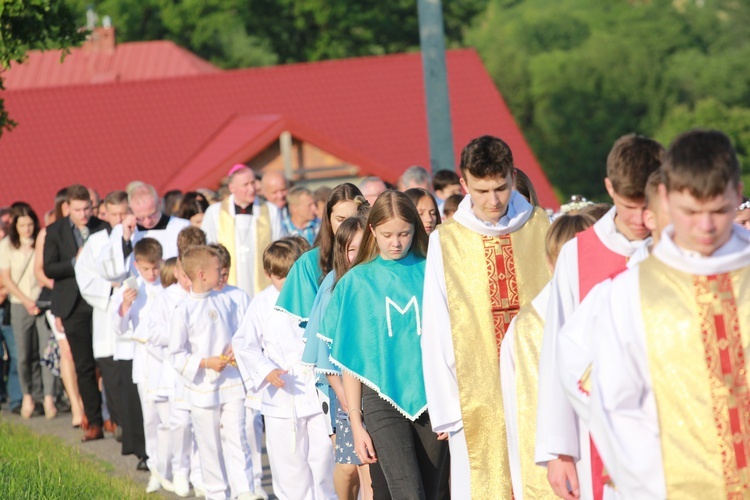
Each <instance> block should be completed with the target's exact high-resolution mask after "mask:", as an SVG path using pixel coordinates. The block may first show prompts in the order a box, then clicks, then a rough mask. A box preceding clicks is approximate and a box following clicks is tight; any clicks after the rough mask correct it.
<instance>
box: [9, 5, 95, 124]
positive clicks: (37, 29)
mask: <svg viewBox="0 0 750 500" xmlns="http://www.w3.org/2000/svg"><path fill="white" fill-rule="evenodd" d="M84 38H85V33H83V32H81V31H79V30H78V29H77V28H76V22H75V16H74V13H73V11H72V10H71V9H70V7H69V6H68V5H67V4H66V3H65V2H64V1H63V0H26V1H24V0H1V1H0V70H2V69H8V68H9V67H10V63H11V62H18V63H20V62H23V60H24V58H25V57H26V53H27V52H28V51H29V50H47V49H68V48H70V47H73V46H75V45H78V44H80V43H81V42H82V41H83V40H84ZM0 90H3V83H2V75H0ZM13 125H15V123H14V122H13V121H12V120H11V119H10V116H9V115H8V112H7V110H6V109H5V106H4V102H3V100H2V99H0V135H2V133H3V131H5V130H9V129H10V128H12V127H13Z"/></svg>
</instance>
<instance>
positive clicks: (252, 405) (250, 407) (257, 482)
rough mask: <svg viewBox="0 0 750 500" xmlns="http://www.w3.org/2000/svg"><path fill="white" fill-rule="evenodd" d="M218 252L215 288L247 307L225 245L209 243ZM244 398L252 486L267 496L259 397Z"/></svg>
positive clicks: (254, 394) (253, 394) (254, 393)
mask: <svg viewBox="0 0 750 500" xmlns="http://www.w3.org/2000/svg"><path fill="white" fill-rule="evenodd" d="M209 246H210V247H211V248H215V249H216V250H217V251H218V252H219V261H220V262H221V284H220V285H219V288H217V289H216V291H217V292H221V293H223V294H225V295H226V297H227V298H228V299H229V300H232V301H235V302H238V303H239V304H240V305H241V307H243V308H244V309H247V308H248V306H249V305H250V296H249V295H248V294H247V293H246V292H245V291H244V290H242V289H241V288H237V287H236V286H232V285H230V284H229V276H230V271H231V269H232V256H231V255H230V254H229V250H227V247H225V246H224V245H222V244H221V243H214V244H211V245H209ZM245 389H246V391H247V396H246V398H245V433H246V436H247V446H248V450H249V452H250V461H251V462H252V464H253V477H252V482H253V488H254V490H255V492H256V493H257V494H258V495H261V496H263V497H264V498H268V495H267V494H266V492H265V490H263V467H262V466H261V463H262V459H263V415H261V413H260V398H259V397H258V394H256V392H255V391H252V390H248V389H247V387H246V388H245Z"/></svg>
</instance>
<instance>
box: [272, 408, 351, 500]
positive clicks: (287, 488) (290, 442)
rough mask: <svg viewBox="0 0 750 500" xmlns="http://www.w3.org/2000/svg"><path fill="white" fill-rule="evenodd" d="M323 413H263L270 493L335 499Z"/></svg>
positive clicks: (295, 499) (330, 448)
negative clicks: (295, 415) (300, 415)
mask: <svg viewBox="0 0 750 500" xmlns="http://www.w3.org/2000/svg"><path fill="white" fill-rule="evenodd" d="M327 418H328V417H327V416H326V415H323V413H318V414H316V415H313V416H310V417H304V418H298V419H293V418H274V417H269V416H266V449H267V451H268V461H269V462H270V464H271V477H272V480H273V492H274V494H275V495H276V496H277V497H279V498H282V499H291V500H302V499H305V500H312V499H314V500H322V499H325V500H328V499H335V498H337V497H336V491H335V489H334V487H333V445H332V444H331V439H330V438H329V437H328V426H327V424H326V420H325V419H327Z"/></svg>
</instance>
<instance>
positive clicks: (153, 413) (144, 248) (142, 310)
mask: <svg viewBox="0 0 750 500" xmlns="http://www.w3.org/2000/svg"><path fill="white" fill-rule="evenodd" d="M133 254H134V257H135V261H134V262H135V268H136V270H137V271H138V276H137V278H135V279H133V278H128V279H127V280H125V281H124V282H123V285H122V286H121V287H120V288H119V289H118V290H117V292H116V293H115V294H114V296H113V298H112V302H113V311H112V313H111V314H112V316H111V321H112V325H113V329H114V331H115V334H117V335H118V336H119V337H120V338H121V339H123V340H126V339H130V342H131V344H132V346H133V373H132V374H131V376H132V380H133V383H134V384H135V385H136V386H137V387H138V397H139V399H140V403H141V411H142V415H143V422H142V423H143V432H144V436H145V442H146V454H147V455H148V459H147V460H146V465H147V466H148V469H149V470H150V471H151V478H150V479H149V483H148V486H147V488H146V492H147V493H152V492H154V491H157V490H159V489H161V488H162V487H166V488H167V489H169V490H171V488H172V487H171V482H170V481H169V480H168V479H167V475H168V470H169V467H168V464H167V459H166V456H165V455H164V452H166V451H168V450H161V451H160V450H158V449H157V443H158V441H159V439H160V437H161V438H162V440H164V439H166V442H168V439H169V427H165V426H163V425H161V426H160V422H164V421H167V420H168V419H169V412H168V408H166V407H164V408H160V407H159V406H158V405H157V404H156V400H157V398H156V388H157V386H158V382H159V374H158V372H155V373H153V372H150V370H149V360H148V357H149V355H148V352H147V351H146V342H147V341H148V337H149V332H148V322H147V321H146V320H145V318H146V317H147V315H148V311H149V309H150V308H151V305H152V304H153V303H154V299H155V298H156V297H157V296H158V295H160V294H161V293H162V286H161V279H160V274H159V273H160V269H161V263H162V246H161V244H160V243H159V242H158V241H157V240H155V239H154V238H143V239H141V240H139V241H138V242H137V243H136V244H135V245H134V247H133ZM160 410H166V412H163V413H162V414H161V415H160V414H159V411H160ZM134 424H135V423H134ZM159 434H162V436H160V435H159Z"/></svg>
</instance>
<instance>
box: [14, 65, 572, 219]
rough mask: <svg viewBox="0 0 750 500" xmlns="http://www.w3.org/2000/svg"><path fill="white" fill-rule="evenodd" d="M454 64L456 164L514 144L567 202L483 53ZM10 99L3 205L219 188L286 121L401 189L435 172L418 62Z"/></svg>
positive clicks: (532, 171) (286, 70)
mask: <svg viewBox="0 0 750 500" xmlns="http://www.w3.org/2000/svg"><path fill="white" fill-rule="evenodd" d="M447 63H448V73H449V88H450V98H451V114H452V119H453V134H454V149H455V154H456V161H458V155H459V154H460V151H461V149H462V148H463V146H464V145H466V144H467V143H468V142H469V141H470V140H471V139H472V138H474V137H477V136H479V135H483V134H492V135H496V136H498V137H502V138H503V139H504V140H506V141H507V142H508V143H509V144H510V146H511V148H512V149H513V154H514V158H515V160H516V164H517V166H518V167H519V168H522V169H523V170H524V171H525V172H526V173H527V174H528V175H529V177H530V178H531V180H532V182H533V183H534V186H535V188H536V190H537V193H538V195H539V198H540V200H541V202H542V203H543V204H544V205H545V206H549V207H556V206H558V202H557V200H556V199H555V196H554V193H553V191H552V187H551V186H550V184H549V181H548V180H547V178H546V177H545V175H544V173H543V172H542V170H541V168H540V166H539V164H538V162H537V161H536V159H535V158H534V155H533V153H532V152H531V150H530V149H529V147H528V145H527V144H526V141H525V140H524V138H523V136H522V134H521V131H520V130H519V129H518V127H517V126H516V124H515V122H514V121H513V118H512V117H511V115H510V112H509V110H508V108H507V106H506V105H505V102H504V101H503V99H502V97H501V96H500V94H499V93H498V91H497V89H496V88H495V86H494V84H493V82H492V80H491V79H490V77H489V75H488V74H487V72H486V70H485V69H484V67H483V66H482V63H481V61H480V60H479V57H478V56H477V54H476V53H475V52H474V51H472V50H453V51H449V52H448V54H447ZM4 97H5V104H6V107H7V109H8V111H9V112H10V113H11V116H12V117H13V119H14V120H16V121H17V122H18V123H19V125H18V126H17V127H16V128H15V129H14V130H13V131H11V132H9V133H5V134H4V135H3V137H2V138H1V139H0V171H1V172H2V174H3V175H2V181H0V182H2V185H3V189H1V190H0V205H6V204H8V203H11V202H13V201H15V200H18V199H25V200H26V201H28V202H30V203H32V205H34V206H35V207H39V208H40V209H46V208H48V207H49V206H50V204H51V200H52V198H53V196H54V193H55V192H56V191H57V190H58V189H59V188H60V187H62V186H65V185H68V184H71V183H73V182H81V183H84V184H86V185H88V186H91V187H95V188H96V189H98V190H99V192H100V193H101V194H102V195H103V194H104V193H106V192H107V191H109V190H112V189H121V188H122V187H123V186H125V185H126V184H127V183H128V182H129V181H132V180H134V179H139V180H142V181H144V182H149V183H152V184H154V185H155V186H156V187H157V189H159V190H160V191H165V190H167V189H169V188H171V187H173V186H174V185H178V184H179V186H180V187H183V188H188V187H189V188H195V187H198V186H201V185H202V186H208V187H212V186H211V184H213V183H216V182H217V181H218V179H219V178H220V177H221V176H222V175H223V174H224V173H225V170H223V166H221V165H222V164H226V163H227V162H230V161H235V158H234V157H233V155H235V156H237V155H240V156H242V155H244V154H250V153H252V152H253V151H259V150H261V149H262V146H261V145H262V144H263V143H264V141H268V140H269V137H271V139H270V140H274V139H275V137H277V136H275V135H274V134H275V133H276V132H277V131H278V127H279V124H280V123H281V124H286V126H287V128H286V129H287V130H294V132H293V134H295V135H297V136H306V137H307V140H309V141H310V142H313V143H315V144H316V145H317V146H319V147H321V148H322V149H324V150H325V149H326V148H328V149H327V150H329V152H331V153H334V151H333V150H335V154H336V156H338V157H340V158H342V160H344V161H347V162H350V163H352V164H355V165H359V166H360V167H361V170H360V174H361V175H379V176H381V177H383V178H384V179H386V180H389V181H395V180H396V179H397V178H398V176H399V175H400V173H401V172H403V170H404V169H405V168H407V167H408V166H410V165H415V164H418V165H425V166H427V165H429V151H428V141H427V124H426V112H425V103H424V91H423V82H422V66H421V59H420V55H419V54H418V53H414V54H402V55H393V56H382V57H366V58H357V59H345V60H336V61H327V62H320V63H305V64H292V65H285V66H276V67H269V68H256V69H247V70H237V71H225V72H219V73H215V74H207V75H197V76H190V77H181V78H170V79H162V80H150V81H139V82H130V83H118V84H102V85H95V86H90V85H87V86H71V87H56V88H50V89H35V90H19V91H8V92H5V94H4ZM274 127H276V128H274ZM270 129H274V133H273V134H271V135H270V136H269V135H267V134H269V133H270V132H269V130H270ZM225 147H226V150H224V148H225ZM249 158H251V156H248V157H247V158H245V160H247V159H249Z"/></svg>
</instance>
